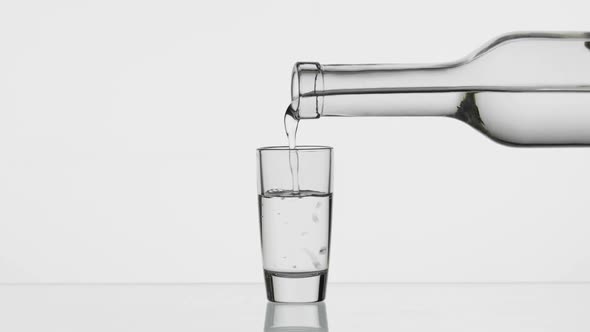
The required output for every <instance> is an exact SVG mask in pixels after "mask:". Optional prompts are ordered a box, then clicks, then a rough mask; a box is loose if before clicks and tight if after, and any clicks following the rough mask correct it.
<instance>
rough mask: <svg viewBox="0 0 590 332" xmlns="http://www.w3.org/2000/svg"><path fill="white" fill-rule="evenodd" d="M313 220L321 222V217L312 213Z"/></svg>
mask: <svg viewBox="0 0 590 332" xmlns="http://www.w3.org/2000/svg"><path fill="white" fill-rule="evenodd" d="M311 220H313V222H314V223H316V224H317V223H319V222H320V218H318V216H317V215H316V214H315V213H314V214H312V215H311Z"/></svg>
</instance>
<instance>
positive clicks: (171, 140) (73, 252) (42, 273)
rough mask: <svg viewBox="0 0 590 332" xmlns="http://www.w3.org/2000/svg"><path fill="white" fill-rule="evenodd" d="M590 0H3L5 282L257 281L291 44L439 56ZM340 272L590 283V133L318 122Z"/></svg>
mask: <svg viewBox="0 0 590 332" xmlns="http://www.w3.org/2000/svg"><path fill="white" fill-rule="evenodd" d="M589 7H590V6H589V5H588V2H587V1H582V0H580V1H574V0H569V1H559V2H555V1H533V0H528V1H486V2H477V1H466V0H465V1H460V0H449V1H425V0H422V1H407V2H402V1H373V0H365V1H310V0H303V1H276V0H275V1H271V0H267V1H239V0H233V1H177V0H173V1H132V0H123V1H110V0H105V1H63V0H57V1H41V0H37V1H2V2H0V282H4V283H19V282H25V283H26V282H226V281H228V282H230V281H231V282H251V281H255V282H259V281H261V280H262V279H261V278H262V274H261V268H262V267H261V259H260V250H259V235H258V224H257V223H258V221H257V210H256V209H257V207H256V180H255V148H256V147H259V146H263V145H275V144H284V143H285V137H284V134H283V129H282V123H281V121H282V114H283V110H284V108H285V106H286V105H287V103H288V102H289V97H290V95H289V91H290V90H289V88H290V87H289V84H290V71H291V67H292V65H293V63H294V62H296V61H302V60H306V61H319V62H322V63H373V62H441V61H447V60H453V59H456V58H459V57H461V56H463V55H466V54H467V53H470V52H471V51H473V50H474V49H476V48H478V47H479V46H481V45H482V44H483V43H484V42H486V41H488V40H489V39H491V38H493V37H494V36H496V35H498V34H501V33H504V32H507V31H513V30H588V28H589V26H588V9H589ZM299 141H300V142H301V143H308V144H325V145H332V146H334V147H335V157H336V161H335V183H336V185H335V205H334V223H333V246H332V261H331V266H332V268H331V272H330V273H331V276H330V278H331V281H365V282H366V281H368V282H371V281H428V282H433V281H443V282H446V281H468V282H479V281H494V282H503V281H590V258H589V256H590V241H588V238H589V236H590V223H589V222H590V208H589V206H588V198H589V191H590V189H589V188H590V173H589V172H588V169H589V165H590V150H588V149H531V150H526V149H514V148H507V147H503V146H499V145H496V144H495V143H493V142H492V141H490V140H488V139H487V138H485V137H484V136H482V135H480V134H479V133H477V132H476V131H474V130H472V129H471V128H469V127H467V126H466V125H464V124H462V123H460V122H458V121H452V120H447V119H435V118H431V119H424V118H421V119H397V118H356V119H328V118H326V119H320V120H315V121H313V120H309V121H306V122H305V123H303V124H302V125H301V126H300V137H299Z"/></svg>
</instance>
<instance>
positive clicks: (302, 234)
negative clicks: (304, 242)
mask: <svg viewBox="0 0 590 332" xmlns="http://www.w3.org/2000/svg"><path fill="white" fill-rule="evenodd" d="M307 234H309V233H308V232H301V236H306V235H307Z"/></svg>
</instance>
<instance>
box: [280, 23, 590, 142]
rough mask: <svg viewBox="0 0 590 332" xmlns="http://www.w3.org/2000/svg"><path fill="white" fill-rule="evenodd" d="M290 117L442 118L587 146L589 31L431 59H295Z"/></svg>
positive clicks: (496, 43)
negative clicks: (388, 61) (459, 56)
mask: <svg viewBox="0 0 590 332" xmlns="http://www.w3.org/2000/svg"><path fill="white" fill-rule="evenodd" d="M291 93H292V103H291V108H292V109H293V113H294V114H295V117H296V118H299V119H311V118H320V117H324V116H444V117H449V118H453V119H457V120H461V121H463V122H465V123H467V124H469V125H470V126H472V127H473V128H475V129H477V130H479V131H480V132H482V133H483V134H485V135H487V136H488V137H490V138H491V139H493V140H495V141H497V142H499V143H502V144H507V145H517V146H521V145H526V146H537V145H541V146H542V145H590V33H587V32H571V33H512V34H507V35H503V36H500V37H498V38H496V39H494V40H493V41H491V42H489V43H488V44H486V45H485V46H483V47H482V48H481V49H480V50H478V51H476V52H475V53H473V54H471V55H469V56H467V57H465V58H463V59H461V60H459V61H455V62H450V63H444V64H434V65H402V64H364V65H342V64H338V65H334V64H331V65H321V64H319V63H312V62H301V63H297V64H296V65H295V67H294V70H293V76H292V88H291Z"/></svg>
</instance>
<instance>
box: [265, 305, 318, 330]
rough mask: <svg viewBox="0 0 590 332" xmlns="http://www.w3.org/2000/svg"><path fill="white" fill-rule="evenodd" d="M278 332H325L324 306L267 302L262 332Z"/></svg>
mask: <svg viewBox="0 0 590 332" xmlns="http://www.w3.org/2000/svg"><path fill="white" fill-rule="evenodd" d="M278 331H281V332H288V331H293V332H295V331H297V332H327V331H328V317H327V314H326V304H325V303H323V302H319V303H273V302H268V304H267V305H266V318H265V320H264V332H278Z"/></svg>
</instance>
